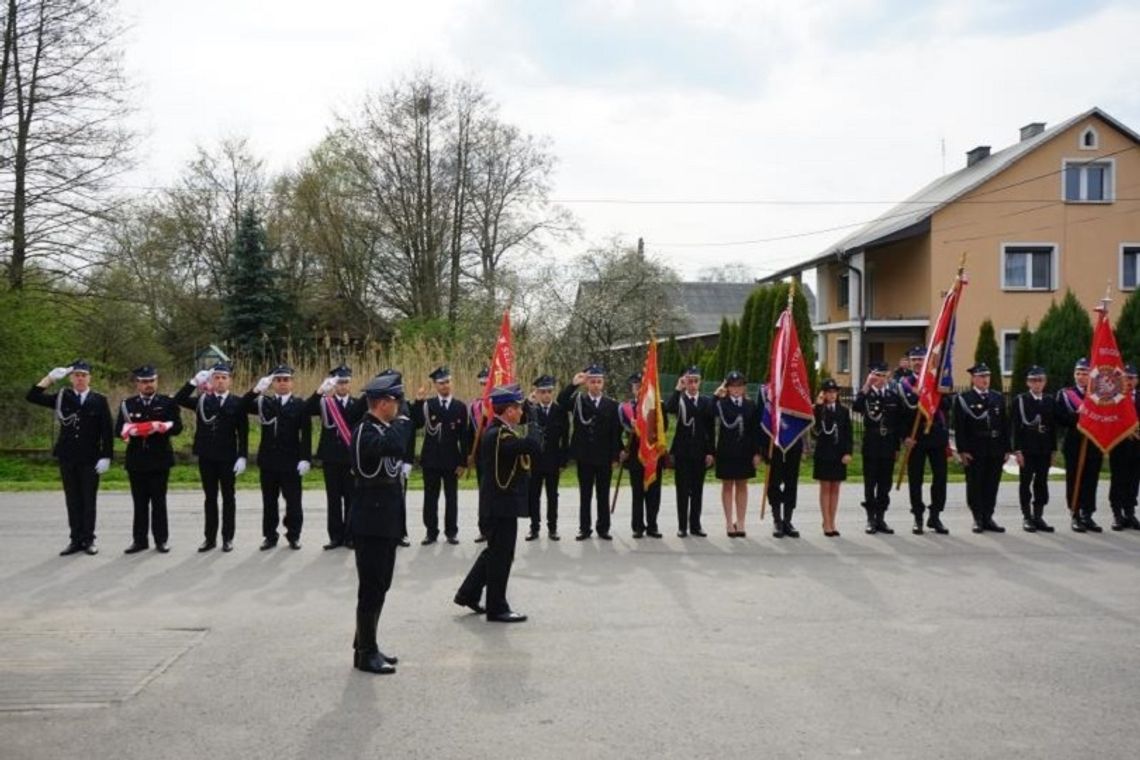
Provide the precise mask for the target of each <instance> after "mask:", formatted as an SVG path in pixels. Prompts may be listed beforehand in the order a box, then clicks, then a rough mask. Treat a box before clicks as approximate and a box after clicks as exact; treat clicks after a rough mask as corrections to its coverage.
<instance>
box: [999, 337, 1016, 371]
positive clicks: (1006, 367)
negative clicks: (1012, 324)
mask: <svg viewBox="0 0 1140 760" xmlns="http://www.w3.org/2000/svg"><path fill="white" fill-rule="evenodd" d="M1019 334H1020V331H1019V330H1003V331H1002V334H1001V373H1002V374H1003V375H1012V374H1013V357H1014V354H1016V353H1017V336H1018V335H1019ZM1014 379H1015V380H1016V379H1017V378H1014Z"/></svg>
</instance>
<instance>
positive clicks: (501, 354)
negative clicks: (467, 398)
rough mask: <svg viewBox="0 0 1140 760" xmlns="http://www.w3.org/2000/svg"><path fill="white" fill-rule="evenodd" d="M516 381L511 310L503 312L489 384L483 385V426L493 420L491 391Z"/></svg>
mask: <svg viewBox="0 0 1140 760" xmlns="http://www.w3.org/2000/svg"><path fill="white" fill-rule="evenodd" d="M514 381H515V350H514V347H513V346H512V345H511V311H510V309H507V310H505V311H504V312H503V321H502V323H501V324H500V325H499V337H498V339H497V340H496V341H495V350H494V351H493V352H492V354H491V368H490V370H489V372H488V374H487V384H486V385H484V386H483V403H482V406H483V409H482V412H483V419H482V425H481V427H486V425H487V423H489V422H490V421H491V417H492V416H493V415H494V411H493V410H492V409H491V391H493V390H494V389H495V388H497V387H499V386H500V385H507V384H508V383H513V382H514Z"/></svg>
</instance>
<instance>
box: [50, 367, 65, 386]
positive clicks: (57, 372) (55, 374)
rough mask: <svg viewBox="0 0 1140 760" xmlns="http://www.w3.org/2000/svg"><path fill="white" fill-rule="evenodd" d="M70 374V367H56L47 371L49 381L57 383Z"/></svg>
mask: <svg viewBox="0 0 1140 760" xmlns="http://www.w3.org/2000/svg"><path fill="white" fill-rule="evenodd" d="M70 374H71V367H56V368H55V369H53V370H52V371H51V372H49V373H48V377H50V378H51V381H52V382H53V383H58V382H59V381H60V380H62V379H63V378H65V377H67V376H68V375H70Z"/></svg>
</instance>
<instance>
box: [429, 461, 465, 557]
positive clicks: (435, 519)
mask: <svg viewBox="0 0 1140 760" xmlns="http://www.w3.org/2000/svg"><path fill="white" fill-rule="evenodd" d="M441 486H442V488H443V534H444V535H445V536H447V537H448V538H452V537H454V536H455V535H457V534H458V533H459V478H458V477H457V476H456V474H455V470H440V469H437V468H434V467H431V468H427V467H425V468H424V527H425V528H427V536H428V538H431V539H435V538H437V537H438V536H439V492H440V487H441Z"/></svg>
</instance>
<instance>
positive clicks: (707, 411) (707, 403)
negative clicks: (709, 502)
mask: <svg viewBox="0 0 1140 760" xmlns="http://www.w3.org/2000/svg"><path fill="white" fill-rule="evenodd" d="M665 411H666V412H668V413H669V414H674V415H676V417H677V429H676V431H675V432H674V433H673V443H672V445H671V446H670V447H669V454H670V456H671V458H672V461H673V473H674V477H675V478H676V480H675V486H676V489H677V535H684V534H685V533H686V531H687V532H689V533H692V534H694V535H698V536H703V535H704V533H705V532H704V530H703V529H702V528H701V503H702V500H703V497H704V490H705V472H706V470H707V469H708V468H707V467H706V466H705V457H708V456H714V455H715V454H716V432H715V431H714V429H713V426H714V415H715V413H714V412H713V400H712V398H711V397H709V396H702V395H699V394H698V395H697V396H696V397H693V396H690V395H689V394H688V393H682V392H681V391H678V390H674V391H673V393H672V394H671V395H670V396H669V398H668V400H667V401H666V402H665Z"/></svg>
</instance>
